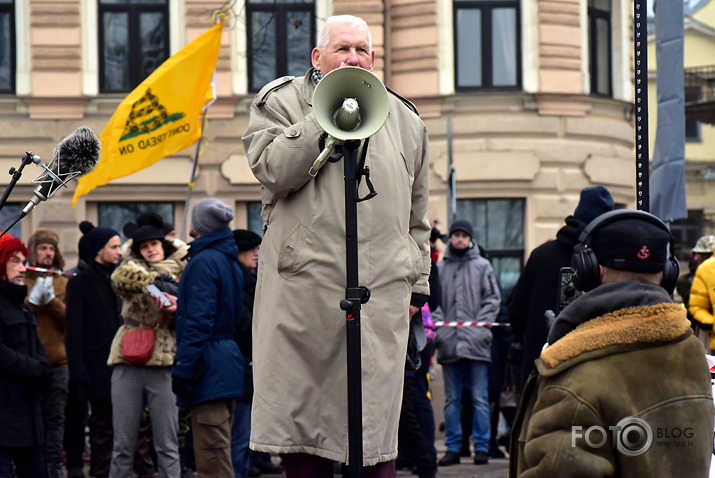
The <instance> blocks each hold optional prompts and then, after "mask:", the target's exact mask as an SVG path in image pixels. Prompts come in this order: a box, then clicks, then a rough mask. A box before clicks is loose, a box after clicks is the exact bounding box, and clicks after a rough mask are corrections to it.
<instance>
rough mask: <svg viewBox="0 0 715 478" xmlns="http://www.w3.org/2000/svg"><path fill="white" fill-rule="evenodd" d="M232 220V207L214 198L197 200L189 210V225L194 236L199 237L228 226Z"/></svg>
mask: <svg viewBox="0 0 715 478" xmlns="http://www.w3.org/2000/svg"><path fill="white" fill-rule="evenodd" d="M232 220H233V209H232V208H231V206H229V205H228V204H226V203H223V202H221V201H219V200H218V199H216V198H206V199H202V200H201V201H199V202H197V203H196V204H195V205H194V208H193V209H192V210H191V225H192V226H193V228H194V231H196V236H195V237H201V236H204V235H206V234H208V233H209V232H211V231H215V230H216V229H222V228H224V227H228V225H229V223H230V222H231V221H232Z"/></svg>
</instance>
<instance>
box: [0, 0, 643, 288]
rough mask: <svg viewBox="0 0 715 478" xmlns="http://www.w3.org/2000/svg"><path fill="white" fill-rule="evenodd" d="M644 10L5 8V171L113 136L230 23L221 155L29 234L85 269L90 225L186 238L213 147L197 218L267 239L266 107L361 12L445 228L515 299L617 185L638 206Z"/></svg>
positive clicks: (218, 112)
mask: <svg viewBox="0 0 715 478" xmlns="http://www.w3.org/2000/svg"><path fill="white" fill-rule="evenodd" d="M632 8H633V6H632V4H631V2H630V1H626V0H498V1H497V0H365V1H360V2H356V1H354V0H234V1H229V2H225V1H211V0H130V1H125V2H119V1H117V0H62V1H57V0H0V144H2V149H0V171H8V170H9V169H10V168H11V167H16V168H17V167H18V165H19V163H20V159H21V158H22V156H23V155H24V153H25V152H26V151H29V150H31V151H33V152H34V153H37V154H39V155H40V156H42V157H43V158H51V155H52V150H53V148H54V146H55V145H56V143H57V142H58V141H59V140H60V139H61V138H63V137H64V136H66V135H67V134H69V133H70V132H71V131H73V130H74V129H75V128H77V127H78V126H80V125H87V126H89V127H90V128H92V129H93V130H94V131H96V132H97V134H99V133H100V132H101V131H102V129H103V127H104V125H105V124H106V122H107V120H108V119H109V117H110V116H111V114H112V113H113V111H114V109H115V108H116V106H117V105H118V104H119V102H120V101H121V100H122V99H123V97H124V96H125V95H126V94H127V93H128V92H129V91H131V90H132V89H133V88H134V87H135V86H136V85H138V84H139V82H141V80H142V79H143V78H144V77H146V76H147V75H148V74H149V73H151V71H153V69H154V68H156V67H157V66H158V65H159V64H161V62H163V61H164V60H165V59H166V58H167V57H168V56H169V55H171V54H173V53H175V52H176V51H178V50H179V49H180V48H181V47H182V46H183V45H185V44H186V43H188V42H189V41H191V40H192V39H194V38H195V37H197V36H198V35H199V34H201V33H202V32H203V31H205V30H206V29H207V28H209V27H210V26H211V24H212V16H213V12H214V11H215V10H217V9H219V10H222V11H224V12H225V13H226V14H227V17H226V22H227V23H226V28H225V29H224V34H223V39H222V49H221V53H220V56H219V60H218V65H217V72H216V76H217V92H218V100H217V101H216V102H215V103H214V104H213V105H212V106H211V107H210V108H209V110H208V114H207V120H206V125H205V130H204V137H205V140H203V141H202V142H201V144H200V145H198V146H193V147H190V148H188V149H186V150H184V151H182V152H180V153H177V154H175V155H173V156H171V157H167V158H164V159H162V160H161V161H159V162H157V163H156V164H154V165H153V166H151V167H149V168H147V169H145V170H143V171H140V172H138V173H135V174H133V175H131V176H128V177H125V178H121V179H119V180H115V181H113V182H111V183H110V184H108V185H106V186H103V187H100V188H97V189H95V190H93V191H92V192H91V193H90V194H88V195H86V196H83V197H82V198H81V199H80V201H79V202H78V204H77V207H76V209H72V207H71V199H72V190H73V189H74V185H71V186H70V187H69V188H68V190H67V191H60V192H59V193H58V194H57V195H56V197H53V198H52V199H51V200H50V201H48V202H46V203H42V204H41V205H40V206H39V207H37V208H36V209H35V210H34V211H33V212H32V213H31V214H30V215H28V216H27V217H26V218H25V219H23V221H22V222H21V223H20V224H19V226H16V229H14V231H16V233H17V234H20V235H21V236H22V237H24V238H27V237H29V235H30V234H31V233H32V232H33V231H34V230H35V229H37V228H39V227H43V228H52V229H55V230H57V231H58V232H59V233H60V236H61V240H62V243H63V244H64V249H65V251H63V252H65V254H66V255H67V256H69V257H70V258H72V257H73V254H74V253H75V252H76V251H74V245H75V244H76V241H77V239H78V238H79V234H80V233H79V230H78V228H77V224H78V223H79V222H80V221H81V220H84V219H87V220H90V221H92V222H94V223H95V224H102V225H111V226H113V227H115V228H118V229H121V226H122V224H123V223H124V222H126V221H127V220H131V219H133V218H134V217H135V215H136V213H138V212H141V211H144V210H146V209H152V210H156V211H158V212H160V213H161V214H162V216H164V218H165V219H167V220H171V221H173V222H174V224H175V225H176V227H177V230H178V229H181V225H182V223H183V218H184V216H185V212H186V201H187V197H188V196H189V187H188V183H189V180H190V178H191V174H192V166H193V161H194V157H195V155H196V154H197V150H200V151H201V152H200V154H199V155H198V157H199V159H198V168H197V170H196V176H195V180H194V187H193V188H192V191H191V193H190V203H189V206H191V205H193V202H194V201H196V200H199V199H201V198H203V197H207V196H212V197H217V198H219V199H221V200H223V201H225V202H227V203H229V204H232V205H234V207H235V211H236V219H235V220H234V224H233V226H234V227H250V228H252V229H254V230H258V231H260V227H261V225H260V194H259V189H260V188H259V185H258V183H257V181H256V180H255V178H254V177H253V176H252V174H251V172H250V169H249V168H248V165H247V161H246V157H245V154H244V151H243V146H242V143H241V134H242V133H243V131H244V130H245V128H246V126H247V118H248V117H247V115H248V109H249V106H250V103H251V101H252V98H253V96H254V94H255V92H256V91H257V90H258V89H260V88H261V86H263V84H265V83H266V82H267V81H270V80H271V79H273V78H275V77H280V76H283V75H302V74H304V72H305V71H306V69H307V68H308V67H309V66H310V50H311V48H312V47H313V45H314V44H315V39H316V36H317V33H316V32H317V30H318V29H319V28H320V26H321V25H322V22H323V20H324V19H325V18H326V17H327V16H329V15H334V14H345V13H349V14H354V15H357V16H361V17H363V18H364V19H365V20H366V21H367V22H368V24H369V25H370V27H371V34H372V41H373V48H374V50H375V51H376V58H377V61H376V67H375V73H376V74H377V75H378V76H379V77H380V78H381V79H383V81H384V82H385V84H386V85H387V86H389V87H390V88H391V89H392V90H394V91H396V92H398V93H399V94H400V95H402V96H405V97H407V98H409V99H410V100H411V101H413V102H414V103H415V105H416V106H417V108H418V110H419V112H420V115H421V117H422V118H423V120H424V122H425V124H426V125H427V129H428V132H429V136H430V145H431V156H430V172H431V175H430V181H431V184H430V190H431V196H430V215H431V216H432V217H433V218H436V219H437V220H438V221H439V223H440V224H441V225H442V226H441V228H442V229H443V230H445V229H446V227H447V226H446V224H447V223H448V221H449V217H448V211H454V212H455V215H456V216H459V217H466V218H469V219H470V220H472V222H473V223H474V225H475V235H476V236H477V237H476V239H477V241H478V242H479V243H480V244H481V245H483V246H484V247H485V248H486V249H487V250H488V251H489V252H490V253H491V255H492V257H493V260H494V263H495V269H496V270H497V272H498V274H499V277H500V279H501V280H502V284H503V285H504V287H505V288H507V289H508V288H510V287H511V285H513V283H514V282H515V281H516V279H517V278H518V274H519V271H520V268H521V265H522V264H523V262H524V260H525V259H526V257H528V254H529V252H530V251H531V250H532V249H533V248H534V247H536V246H538V245H539V244H541V243H542V242H544V241H546V240H548V239H551V238H553V237H555V233H556V231H557V230H558V229H559V228H560V227H561V226H562V225H563V219H564V218H565V217H566V216H568V215H569V214H571V213H573V210H574V208H575V206H576V204H577V202H578V198H579V192H580V190H581V189H582V188H583V187H586V186H589V185H595V184H602V185H604V186H606V187H608V188H609V190H610V191H611V193H612V194H613V196H614V198H615V200H616V202H617V204H618V206H620V207H635V161H634V151H633V150H634V128H633V79H632V76H633V75H632V72H633V66H632V59H633V48H632V30H631V24H632V18H633V11H632ZM450 167H452V168H453V170H454V181H452V180H451V179H450V178H451V174H450V171H451V170H450ZM32 168H34V167H33V166H29V167H28V168H26V169H25V171H24V174H23V176H22V178H21V180H20V181H19V183H18V185H17V186H16V187H15V188H14V190H13V192H12V194H11V195H10V197H9V199H8V203H7V205H6V206H5V207H4V208H3V210H2V211H0V214H1V215H2V217H1V218H2V220H3V221H4V224H5V225H7V224H9V223H10V222H12V218H13V217H14V216H13V214H16V213H18V212H19V210H21V209H22V207H23V206H24V204H26V203H27V201H28V200H29V199H30V198H31V197H32V190H33V185H32V184H31V183H30V180H31V179H32V178H34V176H35V175H37V174H39V171H37V170H36V169H32ZM10 179H11V177H10V176H9V175H8V176H4V177H3V176H0V184H2V185H3V186H5V185H7V184H8V183H9V182H10ZM450 184H453V185H454V186H455V187H454V191H456V193H455V197H456V200H455V201H452V200H451V198H452V197H453V196H452V195H451V194H450V193H448V191H450V190H451V189H450V187H449V186H450ZM184 229H185V228H184ZM183 238H184V239H186V238H187V237H186V234H184V237H183ZM74 257H76V256H74Z"/></svg>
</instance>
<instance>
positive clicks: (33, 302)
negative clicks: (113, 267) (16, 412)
mask: <svg viewBox="0 0 715 478" xmlns="http://www.w3.org/2000/svg"><path fill="white" fill-rule="evenodd" d="M58 243H59V236H58V235H57V233H56V232H54V231H51V230H49V229H38V230H37V231H35V233H34V234H33V235H32V236H30V239H29V240H28V241H27V245H28V247H29V249H30V261H29V262H30V266H32V268H31V270H28V271H27V272H25V284H26V285H27V290H28V295H27V299H26V301H27V302H28V304H29V305H30V308H31V309H32V311H33V312H34V313H35V316H36V317H37V322H38V325H37V334H38V335H39V337H40V341H41V342H42V345H44V347H45V350H46V351H47V356H48V357H49V358H50V363H51V364H52V385H51V386H50V389H49V391H48V393H47V394H46V395H45V396H44V398H43V403H42V413H43V418H44V421H45V466H46V467H47V476H48V477H49V478H60V476H62V464H61V463H60V460H61V458H62V439H63V437H64V431H65V406H66V404H67V379H68V371H67V352H66V351H65V289H66V287H67V277H65V276H64V275H62V269H64V266H65V261H64V259H63V258H62V253H61V252H60V250H59V248H58ZM38 269H39V270H38ZM41 269H44V270H41Z"/></svg>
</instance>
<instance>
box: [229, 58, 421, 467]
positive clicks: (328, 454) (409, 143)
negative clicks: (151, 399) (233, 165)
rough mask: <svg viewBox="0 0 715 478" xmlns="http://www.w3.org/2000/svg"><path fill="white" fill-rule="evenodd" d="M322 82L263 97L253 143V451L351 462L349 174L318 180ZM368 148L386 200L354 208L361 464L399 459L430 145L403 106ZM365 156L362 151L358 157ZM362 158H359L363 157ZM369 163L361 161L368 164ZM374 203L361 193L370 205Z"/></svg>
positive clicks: (337, 167) (291, 84) (249, 147)
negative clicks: (257, 241)
mask: <svg viewBox="0 0 715 478" xmlns="http://www.w3.org/2000/svg"><path fill="white" fill-rule="evenodd" d="M311 73H312V70H309V71H308V73H307V74H306V76H305V77H304V78H296V79H293V78H292V77H286V78H285V79H280V80H276V81H274V82H272V83H270V84H268V85H267V86H266V87H264V88H263V90H261V92H259V93H258V95H257V96H256V98H255V99H254V101H253V104H252V106H251V117H250V122H249V126H248V129H247V131H246V132H245V133H244V137H243V141H244V147H245V149H246V154H247V156H248V163H249V165H250V167H251V169H252V171H253V174H254V175H255V176H256V178H258V180H259V181H260V182H261V184H262V190H261V196H262V202H263V220H264V238H263V242H262V244H261V252H260V255H259V265H258V281H257V289H256V301H255V307H254V318H253V363H254V385H255V392H254V398H253V415H252V419H251V425H252V429H251V448H252V449H255V450H259V451H267V452H272V453H308V454H313V455H318V456H322V457H324V458H328V459H331V460H335V461H339V462H346V461H347V459H348V456H347V454H348V429H347V378H346V367H347V365H346V364H347V359H346V352H345V349H346V338H345V312H344V311H342V310H341V309H340V307H339V304H340V300H341V299H343V298H344V297H345V287H346V267H345V261H346V259H345V199H344V190H345V180H344V174H343V171H344V170H343V162H342V161H340V162H337V163H330V162H328V163H326V164H325V166H323V167H322V169H320V171H319V172H318V175H317V176H316V177H315V178H312V177H311V176H310V175H309V174H308V170H309V169H310V167H311V165H312V164H313V161H315V159H316V158H317V156H318V154H319V153H320V151H319V149H318V135H319V134H320V132H321V131H322V128H320V126H319V125H318V123H317V122H316V120H315V115H314V113H313V109H312V106H311V102H312V94H313V91H314V89H315V85H314V83H313V81H312V80H311V76H310V75H311ZM388 96H389V111H390V112H389V116H388V118H387V121H386V122H385V124H384V126H383V127H382V129H381V130H379V131H378V132H377V133H376V134H375V135H373V136H372V137H371V138H370V144H369V148H368V153H367V160H366V164H367V165H368V166H369V167H370V170H371V175H370V179H371V180H372V182H373V184H374V186H375V189H376V190H377V196H376V197H374V198H373V199H371V200H369V201H365V202H361V203H359V204H358V205H357V209H358V242H359V246H358V249H359V251H358V253H359V259H358V262H359V284H360V285H363V286H367V287H368V288H370V291H371V293H372V296H371V298H370V300H369V302H367V303H366V304H364V305H362V309H361V327H360V328H361V335H362V391H363V441H364V450H363V464H364V465H365V466H371V465H374V464H376V463H379V462H384V461H389V460H391V459H394V458H395V457H396V455H397V425H398V420H399V415H400V404H401V396H402V382H403V378H404V368H405V356H406V355H405V354H406V349H407V339H408V323H409V314H408V310H409V303H410V298H411V294H412V293H413V292H414V293H418V294H425V295H428V294H429V285H428V282H427V279H428V276H429V271H430V258H429V242H428V241H429V233H430V227H429V222H428V219H427V200H428V179H427V178H428V172H429V171H428V169H429V158H428V139H427V131H426V128H425V126H424V124H423V123H422V121H421V120H420V119H419V117H418V116H417V115H416V114H415V113H414V112H413V111H412V110H410V109H409V108H408V107H407V106H406V104H405V103H403V102H402V101H401V100H400V99H398V98H397V97H396V96H393V95H388ZM361 149H362V148H361ZM360 152H361V150H360V151H358V155H359V153H360ZM358 157H359V156H358ZM366 193H367V188H366V187H365V181H364V180H363V181H362V184H361V187H360V196H364V195H365V194H366Z"/></svg>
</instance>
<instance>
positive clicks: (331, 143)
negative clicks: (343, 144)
mask: <svg viewBox="0 0 715 478" xmlns="http://www.w3.org/2000/svg"><path fill="white" fill-rule="evenodd" d="M337 142H338V139H337V138H335V137H334V136H330V135H328V139H327V140H326V141H325V148H323V151H321V153H320V155H318V157H317V158H316V159H315V161H314V162H313V166H311V167H310V170H309V171H308V174H310V175H311V176H312V177H315V176H316V175H317V174H318V170H320V168H322V167H323V165H324V164H325V161H327V160H328V157H330V155H331V154H332V152H333V149H334V148H335V144H336V143H337Z"/></svg>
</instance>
